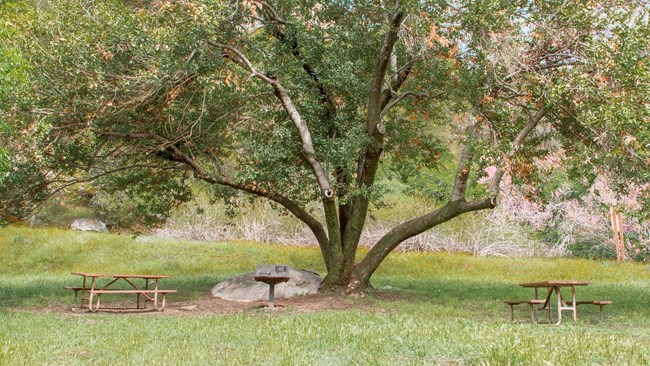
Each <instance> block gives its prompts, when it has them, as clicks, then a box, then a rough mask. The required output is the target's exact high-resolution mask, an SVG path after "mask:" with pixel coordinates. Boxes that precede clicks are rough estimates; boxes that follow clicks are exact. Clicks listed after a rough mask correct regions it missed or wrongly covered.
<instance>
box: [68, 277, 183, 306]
mask: <svg viewBox="0 0 650 366" xmlns="http://www.w3.org/2000/svg"><path fill="white" fill-rule="evenodd" d="M72 274H73V275H77V276H81V277H83V282H82V285H81V287H65V288H67V289H70V290H74V291H75V297H76V294H77V292H81V307H82V308H83V307H84V306H85V305H86V303H87V305H88V310H90V311H91V312H96V311H97V310H99V307H100V301H101V296H102V295H104V294H134V295H136V296H137V300H136V308H137V309H140V298H141V297H142V298H143V299H144V303H143V308H144V309H146V307H147V302H153V308H154V309H155V310H158V311H162V310H163V309H164V308H165V300H166V297H167V294H168V293H175V292H176V290H162V289H160V288H159V282H160V280H161V279H164V278H169V277H170V276H161V275H143V274H108V273H87V272H72ZM102 278H105V279H106V280H105V281H101V280H100V279H102ZM100 282H104V283H103V284H102V283H100ZM120 285H121V287H118V286H120ZM158 295H161V296H162V298H161V299H160V300H161V301H159V296H158Z"/></svg>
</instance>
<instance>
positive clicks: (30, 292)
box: [0, 275, 226, 309]
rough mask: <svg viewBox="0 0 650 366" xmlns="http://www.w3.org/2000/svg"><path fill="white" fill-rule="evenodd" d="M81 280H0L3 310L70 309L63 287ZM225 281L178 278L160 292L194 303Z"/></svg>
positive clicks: (207, 277) (71, 299)
mask: <svg viewBox="0 0 650 366" xmlns="http://www.w3.org/2000/svg"><path fill="white" fill-rule="evenodd" d="M79 279H80V277H77V276H70V275H51V276H17V277H13V276H12V277H2V276H0V309H3V308H4V309H7V308H20V307H44V306H58V305H71V304H73V302H74V292H73V291H70V290H66V289H64V288H63V287H64V286H78V285H81V283H80V280H79ZM225 279H226V277H225V276H218V275H205V276H191V277H180V276H179V277H175V278H170V279H168V280H166V281H164V282H161V288H164V289H175V290H177V291H178V292H177V293H176V294H174V296H173V299H174V300H178V301H182V300H191V299H196V298H198V297H201V296H204V295H207V294H209V293H210V290H211V289H212V287H213V286H214V285H216V284H217V283H219V282H221V281H223V280H225ZM102 300H103V299H102ZM108 302H111V300H110V299H108Z"/></svg>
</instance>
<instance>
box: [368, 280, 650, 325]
mask: <svg viewBox="0 0 650 366" xmlns="http://www.w3.org/2000/svg"><path fill="white" fill-rule="evenodd" d="M378 282H380V283H378V286H377V288H382V286H391V287H396V288H399V289H403V290H406V291H408V292H409V293H410V295H412V296H413V298H414V299H415V300H416V301H418V302H423V303H430V304H432V305H441V306H447V307H449V306H452V307H454V306H457V307H459V308H464V309H467V310H468V311H472V312H476V311H478V312H479V313H480V312H482V311H484V312H486V314H487V313H493V312H494V310H495V309H497V308H499V309H500V308H503V311H504V314H505V312H506V311H507V305H505V304H504V303H503V301H505V300H518V299H521V300H523V299H531V298H532V297H533V290H532V289H528V288H523V287H520V286H518V285H517V284H514V283H510V282H499V281H481V280H452V279H435V280H424V279H409V280H405V279H398V278H391V279H383V280H382V281H378ZM565 291H566V292H565ZM562 293H563V296H564V297H565V298H570V296H571V292H570V290H568V289H565V290H563V291H562ZM541 296H543V294H542V292H541V291H540V297H541ZM576 298H577V299H578V300H611V301H612V302H613V303H612V305H609V306H608V307H607V308H606V310H605V311H606V313H605V314H609V315H611V316H623V317H625V316H634V314H650V302H649V301H647V300H646V299H648V298H650V284H649V285H645V284H643V285H641V284H602V285H601V284H598V283H592V284H591V285H590V286H587V287H580V288H578V289H577V290H576ZM581 309H584V310H581V312H584V313H585V314H590V313H594V314H596V313H598V306H593V305H591V306H590V305H582V306H581Z"/></svg>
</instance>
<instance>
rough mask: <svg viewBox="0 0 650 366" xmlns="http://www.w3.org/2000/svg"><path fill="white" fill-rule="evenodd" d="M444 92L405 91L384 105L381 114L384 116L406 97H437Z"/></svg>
mask: <svg viewBox="0 0 650 366" xmlns="http://www.w3.org/2000/svg"><path fill="white" fill-rule="evenodd" d="M442 94H443V93H438V94H434V95H430V94H427V93H415V92H412V91H407V92H404V93H402V94H400V95H398V96H397V98H395V99H394V100H393V101H391V102H390V103H388V104H387V105H386V106H385V107H384V109H383V110H382V111H381V116H382V117H383V116H384V115H385V114H386V113H388V111H390V110H391V109H392V108H393V107H395V106H396V105H397V104H399V103H400V102H401V101H402V100H403V99H405V98H406V97H414V98H417V99H436V98H438V97H440V96H442Z"/></svg>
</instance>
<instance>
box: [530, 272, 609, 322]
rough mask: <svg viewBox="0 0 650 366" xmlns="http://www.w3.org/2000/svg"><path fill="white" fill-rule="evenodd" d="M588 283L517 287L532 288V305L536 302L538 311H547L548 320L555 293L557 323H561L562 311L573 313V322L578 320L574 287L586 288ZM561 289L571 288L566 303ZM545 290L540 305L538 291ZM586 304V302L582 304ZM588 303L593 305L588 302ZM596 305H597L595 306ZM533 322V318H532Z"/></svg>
mask: <svg viewBox="0 0 650 366" xmlns="http://www.w3.org/2000/svg"><path fill="white" fill-rule="evenodd" d="M589 284H590V282H587V281H567V280H550V281H539V282H530V283H520V284H519V286H521V287H527V288H533V289H534V290H535V298H534V299H533V300H532V302H533V303H535V302H537V303H538V304H541V305H542V306H541V307H540V309H548V310H549V319H550V307H551V295H552V294H553V293H554V292H555V294H556V295H557V323H555V324H560V323H561V322H562V311H571V312H573V321H577V320H578V304H579V303H580V302H579V301H576V287H577V286H588V285H589ZM562 287H570V288H571V301H570V302H567V301H566V300H565V299H564V297H563V296H562V292H561V289H562ZM540 288H542V289H546V296H545V298H544V302H543V303H542V302H541V301H537V300H539V298H538V289H540ZM583 303H586V302H583ZM589 303H595V302H593V301H589ZM596 305H598V304H596ZM601 318H602V306H601ZM533 321H534V318H533Z"/></svg>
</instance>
